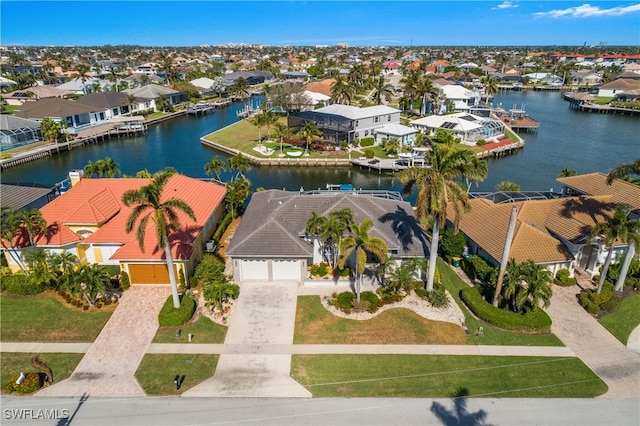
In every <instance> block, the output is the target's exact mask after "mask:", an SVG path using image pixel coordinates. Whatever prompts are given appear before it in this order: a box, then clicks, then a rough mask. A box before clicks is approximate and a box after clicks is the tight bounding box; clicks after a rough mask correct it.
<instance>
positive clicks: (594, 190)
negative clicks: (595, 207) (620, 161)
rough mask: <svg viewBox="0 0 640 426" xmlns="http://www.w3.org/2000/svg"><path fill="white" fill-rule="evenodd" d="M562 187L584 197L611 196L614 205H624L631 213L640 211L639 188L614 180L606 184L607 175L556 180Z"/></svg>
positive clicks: (600, 174)
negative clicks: (584, 195)
mask: <svg viewBox="0 0 640 426" xmlns="http://www.w3.org/2000/svg"><path fill="white" fill-rule="evenodd" d="M556 180H557V181H558V182H560V183H561V184H563V185H564V186H566V187H568V188H571V189H573V190H575V191H577V192H579V193H582V194H586V195H611V199H612V201H613V203H615V204H626V205H628V206H629V209H630V210H631V211H637V210H640V186H638V185H634V184H632V183H629V182H625V181H623V180H620V179H615V180H614V181H613V182H612V183H611V185H609V184H607V175H606V174H604V173H601V172H596V173H588V174H584V175H577V176H569V177H562V178H558V179H556Z"/></svg>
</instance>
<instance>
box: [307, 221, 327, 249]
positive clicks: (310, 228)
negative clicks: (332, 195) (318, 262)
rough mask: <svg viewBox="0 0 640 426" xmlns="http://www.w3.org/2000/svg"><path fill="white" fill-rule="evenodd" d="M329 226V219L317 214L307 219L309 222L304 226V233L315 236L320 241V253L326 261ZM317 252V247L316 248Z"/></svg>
mask: <svg viewBox="0 0 640 426" xmlns="http://www.w3.org/2000/svg"><path fill="white" fill-rule="evenodd" d="M326 225H327V218H326V217H324V216H321V215H319V214H317V213H316V212H311V217H310V218H309V219H307V222H306V223H305V225H304V231H305V232H306V233H307V235H312V236H315V237H316V239H317V240H318V244H319V247H320V252H321V254H322V258H323V259H324V253H325V239H324V238H325V228H326ZM314 250H315V247H314Z"/></svg>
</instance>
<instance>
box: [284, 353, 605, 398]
mask: <svg viewBox="0 0 640 426" xmlns="http://www.w3.org/2000/svg"><path fill="white" fill-rule="evenodd" d="M291 376H292V377H293V378H294V379H295V380H297V381H298V382H299V383H300V384H302V385H303V386H304V387H306V388H307V389H308V390H309V391H311V393H312V394H313V396H314V397H392V398H450V397H454V396H458V395H461V394H462V395H464V394H466V395H468V396H469V397H498V398H593V397H595V396H598V395H602V394H603V393H605V392H606V391H607V385H606V384H605V383H604V382H603V381H602V380H600V379H599V378H598V377H597V376H596V375H595V374H594V373H593V372H592V371H591V370H590V369H589V368H588V367H587V366H586V365H584V364H583V363H582V361H580V359H578V358H559V357H558V358H549V357H506V356H505V357H501V356H452V355H294V356H293V357H292V362H291Z"/></svg>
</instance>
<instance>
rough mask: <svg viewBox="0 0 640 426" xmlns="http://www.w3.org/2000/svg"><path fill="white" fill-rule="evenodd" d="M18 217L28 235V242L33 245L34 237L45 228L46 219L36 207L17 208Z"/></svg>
mask: <svg viewBox="0 0 640 426" xmlns="http://www.w3.org/2000/svg"><path fill="white" fill-rule="evenodd" d="M18 217H19V218H20V219H21V220H22V224H23V225H24V228H25V229H26V231H27V235H29V244H30V245H32V246H34V245H35V244H34V237H35V236H36V235H37V234H39V233H41V232H44V231H45V230H46V229H47V221H46V220H45V219H44V217H42V213H41V212H40V210H38V209H31V210H19V211H18Z"/></svg>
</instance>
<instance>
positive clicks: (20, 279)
mask: <svg viewBox="0 0 640 426" xmlns="http://www.w3.org/2000/svg"><path fill="white" fill-rule="evenodd" d="M47 288H48V287H47V286H46V285H45V284H42V283H40V284H35V283H34V282H33V281H32V280H31V279H29V277H28V276H27V275H23V274H19V273H18V274H13V275H9V276H6V277H2V289H3V290H7V292H9V293H11V294H15V295H17V296H32V295H34V294H39V293H42V292H43V291H45V290H47Z"/></svg>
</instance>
